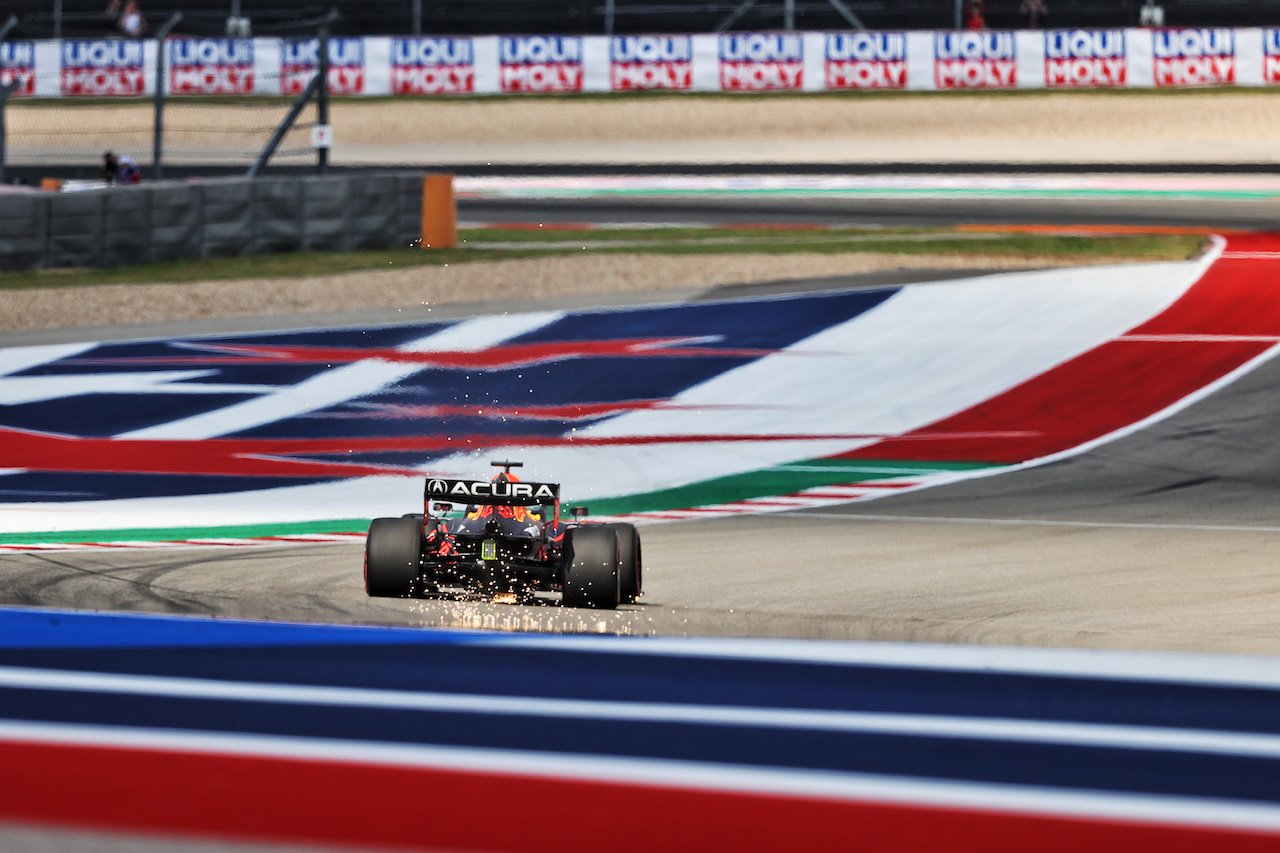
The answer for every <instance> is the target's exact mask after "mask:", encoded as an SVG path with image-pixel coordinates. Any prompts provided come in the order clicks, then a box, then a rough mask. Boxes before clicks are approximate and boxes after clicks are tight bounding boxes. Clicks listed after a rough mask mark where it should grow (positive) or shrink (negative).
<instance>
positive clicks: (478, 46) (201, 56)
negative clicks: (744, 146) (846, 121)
mask: <svg viewBox="0 0 1280 853" xmlns="http://www.w3.org/2000/svg"><path fill="white" fill-rule="evenodd" d="M162 50H163V51H164V53H163V59H164V60H165V66H164V67H165V73H164V75H163V80H162V81H161V83H160V85H161V86H163V88H164V92H165V93H166V98H165V104H166V105H165V107H164V131H163V137H162V139H161V142H162V143H163V150H164V156H165V160H166V162H170V163H174V164H184V163H185V164H223V165H232V164H240V165H243V166H245V168H246V169H247V168H248V166H249V164H250V163H252V162H253V161H254V158H255V157H256V155H257V154H258V152H260V151H261V150H262V149H263V147H264V146H265V144H266V142H267V140H268V139H270V138H271V134H272V132H273V131H274V130H275V128H276V127H277V126H279V125H280V122H281V119H282V118H283V117H284V115H285V113H286V112H287V110H288V106H289V101H290V100H291V99H292V98H294V97H296V96H297V95H298V93H300V92H302V91H303V90H304V89H305V88H306V86H307V84H308V82H309V81H310V80H311V79H312V78H313V77H314V76H315V74H316V73H317V69H318V67H319V65H320V63H319V53H320V41H319V39H318V38H316V37H314V36H312V37H306V38H293V37H290V38H279V37H270V38H264V37H258V38H204V37H192V36H175V37H170V38H167V39H165V40H164V41H163V42H157V41H154V40H152V41H140V40H126V39H110V38H103V39H64V40H47V41H15V42H7V43H0V82H5V81H8V80H14V81H16V82H17V84H18V86H17V90H16V91H15V92H14V94H13V97H12V98H11V99H10V100H9V102H8V105H7V108H6V116H5V123H6V125H7V144H6V149H5V151H6V153H5V159H6V161H7V163H8V164H9V165H12V166H24V165H61V166H65V165H68V164H70V165H76V166H79V167H81V168H83V169H86V170H89V169H93V168H94V164H96V163H98V162H100V160H101V156H102V152H103V151H105V150H108V149H110V150H113V151H117V152H126V153H130V154H132V155H133V156H134V157H135V159H138V160H139V162H140V163H142V165H144V166H145V165H147V163H146V162H145V159H144V156H142V155H143V154H144V152H147V151H150V150H151V149H152V147H153V144H154V128H155V115H154V110H153V106H152V103H151V99H152V98H154V97H155V94H156V92H155V90H156V85H157V84H156V80H157V73H156V71H157V68H158V63H159V60H160V59H161V51H162ZM327 57H328V64H329V71H328V74H327V77H326V79H327V82H328V89H329V92H330V93H331V94H332V95H334V96H336V97H339V98H342V97H352V98H365V97H392V98H399V97H404V98H430V97H436V96H467V95H490V94H494V95H497V94H520V93H530V94H537V93H545V94H565V93H579V92H583V93H592V92H601V93H605V92H626V91H635V90H649V91H667V92H739V93H745V92H786V91H795V92H824V91H857V90H910V91H921V90H986V91H999V90H1009V89H1051V90H1056V89H1106V88H1113V89H1114V88H1129V89H1133V88H1157V89H1162V88H1188V87H1200V86H1235V87H1245V86H1252V87H1263V86H1276V85H1280V28H1262V27H1252V28H1234V29H1233V28H1203V27H1181V28H1177V27H1175V28H1161V29H1139V28H1115V29H1087V30H1086V29H1076V30H986V31H965V30H938V31H909V32H908V31H903V32H873V31H856V30H851V31H839V32H837V31H817V32H737V33H724V34H702V35H637V36H610V37H605V36H570V35H558V36H476V37H470V36H461V37H445V36H394V37H393V36H378V37H334V38H331V39H330V40H329V48H328V52H327ZM339 109H340V107H339ZM321 124H323V123H322V122H320V120H319V117H318V116H317V114H316V107H315V105H314V102H312V103H310V104H308V106H307V107H306V108H305V110H304V112H303V114H302V115H301V116H300V118H299V120H298V121H297V123H296V124H294V125H293V126H292V130H291V131H290V132H289V134H288V135H287V136H286V137H285V139H284V140H283V143H282V145H281V146H280V148H279V149H278V151H277V153H276V155H275V157H274V162H278V163H289V162H293V163H300V162H306V161H310V160H311V158H313V157H315V156H316V154H315V149H314V148H313V147H312V146H313V145H315V144H323V143H322V142H317V137H315V136H313V135H311V134H310V132H311V131H319V130H322V129H323V128H318V127H317V125H321ZM300 158H305V160H303V159H300ZM86 176H89V175H86Z"/></svg>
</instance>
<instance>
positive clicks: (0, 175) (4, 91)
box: [0, 80, 18, 184]
mask: <svg viewBox="0 0 1280 853" xmlns="http://www.w3.org/2000/svg"><path fill="white" fill-rule="evenodd" d="M17 88H18V81H17V80H10V81H9V82H8V83H5V84H4V85H2V86H0V184H3V183H4V181H5V175H4V138H5V129H4V111H5V107H7V106H8V105H9V96H10V95H12V94H13V92H14V90H15V89H17Z"/></svg>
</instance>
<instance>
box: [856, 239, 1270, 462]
mask: <svg viewBox="0 0 1280 853" xmlns="http://www.w3.org/2000/svg"><path fill="white" fill-rule="evenodd" d="M1228 249H1229V250H1230V251H1232V252H1257V251H1263V250H1266V251H1280V235H1276V234H1260V235H1258V234H1250V235H1239V236H1233V237H1232V238H1231V240H1230V242H1229V245H1228ZM1278 334H1280V263H1278V262H1277V261H1275V260H1259V259H1254V258H1250V259H1231V258H1227V259H1219V260H1218V261H1216V262H1215V263H1214V264H1213V265H1212V266H1211V267H1210V268H1209V269H1208V270H1207V271H1206V272H1205V274H1204V275H1203V276H1202V277H1201V278H1200V280H1199V281H1197V282H1196V283H1195V284H1194V285H1192V286H1191V287H1190V288H1188V290H1187V292H1186V293H1184V294H1183V295H1182V297H1181V298H1180V299H1178V300H1177V301H1176V302H1174V303H1173V304H1172V305H1170V306H1169V307H1168V308H1167V309H1166V310H1165V311H1163V312H1161V313H1160V314H1158V315H1156V316H1155V317H1153V318H1152V319H1151V320H1149V321H1147V322H1145V323H1143V324H1141V325H1139V326H1137V327H1136V328H1134V329H1132V330H1130V331H1129V332H1128V335H1136V336H1143V337H1141V338H1137V339H1132V338H1129V339H1126V337H1125V336H1122V337H1120V338H1118V339H1116V340H1113V341H1109V342H1107V343H1105V344H1103V345H1102V346H1099V347H1097V348H1095V349H1093V350H1090V351H1089V352H1086V353H1084V354H1083V355H1080V356H1078V357H1077V358H1073V359H1071V360H1070V361H1067V362H1064V363H1063V364H1060V365H1058V366H1057V367H1055V368H1053V369H1052V370H1049V371H1048V372H1046V373H1042V374H1040V375H1039V376H1036V377H1034V378H1032V379H1030V380H1028V381H1027V382H1024V383H1023V384H1021V385H1019V386H1017V387H1015V388H1012V389H1010V390H1009V391H1006V392H1005V393H1003V394H1000V395H998V396H996V397H993V398H991V399H989V400H987V401H985V402H983V403H980V404H978V405H977V406H974V407H972V408H970V409H966V410H965V411H962V412H960V413H958V414H956V415H953V416H951V417H949V418H945V419H943V420H941V421H937V422H936V423H933V424H930V425H929V426H926V427H924V428H922V429H919V430H915V431H913V432H909V433H906V434H905V435H903V436H900V437H898V438H894V439H888V440H886V441H882V442H879V443H876V444H873V445H869V446H866V447H863V448H860V449H858V450H856V451H853V452H851V453H847V454H843V455H842V456H840V457H837V458H844V459H912V460H939V461H941V460H949V461H975V462H989V463H1017V462H1023V461H1025V460H1028V459H1035V458H1038V457H1041V456H1047V455H1049V454H1051V453H1057V452H1060V451H1063V450H1068V449H1070V448H1072V447H1076V446H1079V445H1081V444H1083V443H1085V442H1087V441H1091V440H1093V439H1096V438H1100V437H1102V436H1104V435H1107V434H1108V433H1111V432H1114V431H1115V430H1118V429H1121V428H1123V427H1126V426H1129V425H1130V424H1133V423H1136V422H1137V421H1140V420H1142V419H1144V418H1147V417H1150V416H1151V415H1154V414H1156V413H1157V412H1160V411H1162V410H1163V409H1165V408H1168V407H1169V406H1171V405H1173V404H1174V403H1176V402H1178V401H1179V400H1181V399H1183V398H1184V397H1186V396H1187V395H1189V394H1191V393H1193V392H1195V391H1197V390H1199V389H1200V388H1203V387H1204V386H1205V385H1208V384H1209V383H1211V382H1213V381H1215V380H1217V379H1220V378H1221V377H1223V376H1225V375H1226V374H1228V373H1230V372H1231V371H1232V370H1235V369H1236V368H1237V367H1240V366H1241V365H1243V364H1244V363H1246V362H1247V361H1249V360H1250V359H1252V358H1254V357H1256V356H1258V355H1260V354H1261V353H1263V352H1265V351H1266V350H1267V349H1268V348H1270V347H1271V346H1273V344H1272V343H1271V342H1270V341H1268V340H1266V338H1267V337H1270V336H1275V335H1278ZM1170 335H1175V336H1185V335H1234V336H1241V337H1240V338H1238V339H1234V340H1233V339H1227V340H1215V341H1212V342H1198V341H1188V340H1185V339H1184V340H1160V339H1159V338H1160V337H1165V336H1170ZM1250 338H1262V339H1261V340H1257V339H1250ZM984 431H985V432H988V433H990V432H998V431H1005V432H1006V436H1005V437H1003V438H983V437H978V436H975V437H973V438H952V439H949V440H939V441H921V439H927V438H930V437H932V436H935V435H946V434H953V435H954V434H955V433H965V432H971V433H981V432H984ZM1019 433H1020V434H1019Z"/></svg>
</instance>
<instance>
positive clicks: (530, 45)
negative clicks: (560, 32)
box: [498, 36, 582, 92]
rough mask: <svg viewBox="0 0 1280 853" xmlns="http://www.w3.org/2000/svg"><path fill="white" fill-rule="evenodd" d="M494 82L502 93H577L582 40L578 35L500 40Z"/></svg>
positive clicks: (580, 76)
mask: <svg viewBox="0 0 1280 853" xmlns="http://www.w3.org/2000/svg"><path fill="white" fill-rule="evenodd" d="M498 84H499V88H500V89H501V91H503V92H581V91H582V39H581V38H580V37H578V36H517V37H510V38H503V39H501V40H500V41H499V43H498Z"/></svg>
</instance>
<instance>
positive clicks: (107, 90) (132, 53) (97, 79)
mask: <svg viewBox="0 0 1280 853" xmlns="http://www.w3.org/2000/svg"><path fill="white" fill-rule="evenodd" d="M144 44H145V42H141V41H135V40H133V39H102V40H98V41H64V42H62V75H61V90H62V94H63V95H66V96H68V97H73V98H75V97H88V98H101V97H121V96H130V95H142V94H144V93H145V92H146V90H147V81H146V70H145V59H144V57H145V53H144V50H143V46H144Z"/></svg>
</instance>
